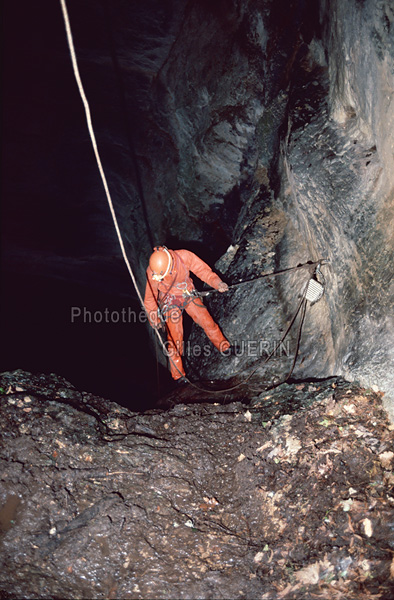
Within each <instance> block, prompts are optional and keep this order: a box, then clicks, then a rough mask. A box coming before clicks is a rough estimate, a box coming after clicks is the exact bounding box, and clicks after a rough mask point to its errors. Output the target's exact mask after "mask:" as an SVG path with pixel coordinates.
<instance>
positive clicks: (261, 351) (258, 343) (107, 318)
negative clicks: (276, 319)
mask: <svg viewBox="0 0 394 600" xmlns="http://www.w3.org/2000/svg"><path fill="white" fill-rule="evenodd" d="M177 313H178V314H177V315H172V318H182V313H181V312H180V311H177ZM147 321H148V314H147V312H146V311H144V310H139V311H136V310H133V309H132V308H131V307H130V306H129V307H127V308H122V309H120V310H110V309H109V308H104V309H103V310H94V311H92V310H89V309H88V308H87V307H86V306H84V307H82V308H81V307H79V306H72V307H71V323H79V324H87V325H89V324H96V325H100V324H110V325H116V324H130V323H137V322H138V323H147ZM272 352H273V353H274V354H275V355H277V356H278V355H279V356H290V342H289V341H287V342H286V343H283V342H281V341H280V342H278V341H277V340H274V339H271V340H268V339H259V340H245V341H242V342H239V343H238V351H237V355H238V356H242V355H244V354H247V355H248V356H254V357H260V356H263V355H267V356H268V355H269V354H271V353H272Z"/></svg>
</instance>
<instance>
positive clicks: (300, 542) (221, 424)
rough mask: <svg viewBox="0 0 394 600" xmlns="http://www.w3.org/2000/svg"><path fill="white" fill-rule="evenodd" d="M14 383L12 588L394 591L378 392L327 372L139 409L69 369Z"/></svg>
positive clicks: (28, 593) (139, 593) (391, 510)
mask: <svg viewBox="0 0 394 600" xmlns="http://www.w3.org/2000/svg"><path fill="white" fill-rule="evenodd" d="M0 386H1V389H0V392H1V419H0V433H1V448H0V461H1V475H0V481H1V485H0V592H1V597H3V598H22V597H23V598H75V597H78V598H135V599H138V598H191V599H192V598H262V599H276V598H284V599H288V600H290V599H291V600H293V599H296V600H298V599H299V600H301V599H302V600H304V599H305V598H322V599H323V598H324V599H326V598H333V599H334V598H335V599H336V598H346V600H350V599H357V600H360V599H363V598H368V599H370V598H379V599H385V598H386V599H387V600H388V599H389V598H391V597H393V596H392V594H394V587H393V584H394V559H393V552H394V536H393V526H394V525H393V524H394V491H393V486H394V473H393V464H394V432H393V429H394V427H393V426H392V425H391V424H390V422H389V420H388V419H387V416H386V413H385V412H384V410H383V408H382V399H381V394H380V393H379V392H374V391H372V390H366V389H363V388H361V387H359V386H358V385H356V384H354V383H353V384H351V383H348V382H346V381H344V380H342V379H336V378H331V379H329V380H325V381H319V382H317V381H314V382H304V383H292V384H284V385H282V386H280V387H279V388H277V389H275V390H272V391H271V392H264V391H262V392H261V393H258V392H257V391H255V392H254V397H253V399H252V400H250V399H249V403H248V404H247V405H246V404H245V403H242V402H233V401H231V402H229V403H219V402H216V403H207V402H205V403H204V402H201V403H199V404H196V403H193V404H180V405H176V406H173V407H172V408H171V409H168V410H166V411H164V410H158V409H156V410H151V411H149V412H146V413H144V414H137V413H132V412H130V411H129V410H127V409H126V408H123V407H121V406H119V405H117V404H115V403H112V402H109V401H107V400H104V399H102V398H98V397H96V396H93V395H91V394H87V393H85V392H79V391H78V390H76V389H75V388H74V387H73V386H72V385H71V384H69V383H68V382H67V381H65V380H64V379H62V378H60V377H57V376H55V375H49V376H45V375H40V376H38V375H30V374H29V373H26V372H23V371H15V372H13V373H3V374H2V375H1V381H0ZM254 386H255V384H254ZM255 387H256V386H255Z"/></svg>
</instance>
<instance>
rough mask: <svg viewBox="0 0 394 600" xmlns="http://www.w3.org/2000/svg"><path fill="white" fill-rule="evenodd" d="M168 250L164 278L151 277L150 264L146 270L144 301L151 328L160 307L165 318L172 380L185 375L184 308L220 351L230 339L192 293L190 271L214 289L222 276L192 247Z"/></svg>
mask: <svg viewBox="0 0 394 600" xmlns="http://www.w3.org/2000/svg"><path fill="white" fill-rule="evenodd" d="M169 252H170V254H171V257H172V267H171V270H170V272H169V273H168V275H166V277H165V278H164V279H163V280H162V281H154V280H153V279H152V269H151V268H150V267H148V268H147V270H146V277H147V283H146V288H145V299H144V304H145V308H146V310H147V312H148V316H149V321H150V324H151V325H152V327H155V326H157V325H158V324H159V323H160V317H159V316H158V313H157V309H158V308H159V309H160V311H161V314H162V315H163V317H164V318H165V319H166V328H167V338H168V342H167V345H168V355H169V357H170V359H171V360H170V370H171V375H172V377H173V379H180V377H183V376H184V375H185V371H184V368H183V364H182V358H181V357H182V354H183V319H182V310H183V309H184V310H185V311H186V312H187V314H188V315H190V316H191V318H192V319H193V321H195V323H197V325H200V326H201V327H202V328H203V329H204V331H205V333H206V334H207V336H208V338H209V339H210V340H211V342H212V343H213V345H214V346H215V347H216V348H217V349H218V350H220V351H221V352H223V351H225V350H227V349H228V348H229V346H230V342H229V341H228V340H227V339H226V338H225V337H224V335H223V333H222V332H221V330H220V328H219V326H218V325H217V324H216V323H215V321H214V320H213V318H212V317H211V315H210V314H209V312H208V309H207V308H206V307H205V305H204V303H203V301H202V300H201V298H199V297H198V296H194V295H191V294H192V292H193V290H194V289H195V288H194V285H193V281H192V280H191V278H190V271H191V272H192V273H194V274H195V275H197V277H199V279H201V280H202V281H204V282H205V283H207V284H208V285H210V286H211V287H213V288H215V289H217V288H218V285H219V284H220V283H221V282H222V280H221V279H220V277H219V276H218V275H216V273H214V272H213V271H212V269H211V268H210V267H209V266H208V265H207V264H206V263H205V262H204V261H202V260H201V259H200V258H199V257H198V256H196V254H194V253H193V252H189V250H169Z"/></svg>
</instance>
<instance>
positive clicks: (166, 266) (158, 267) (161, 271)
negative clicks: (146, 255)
mask: <svg viewBox="0 0 394 600" xmlns="http://www.w3.org/2000/svg"><path fill="white" fill-rule="evenodd" d="M171 263H172V258H171V254H170V253H169V251H168V250H167V248H166V247H165V246H160V247H158V248H155V251H154V252H153V254H151V257H150V259H149V266H150V268H151V269H152V272H153V275H152V279H154V280H155V281H162V280H163V279H164V277H165V276H166V275H168V273H169V271H170V268H171Z"/></svg>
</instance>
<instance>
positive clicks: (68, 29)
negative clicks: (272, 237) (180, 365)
mask: <svg viewBox="0 0 394 600" xmlns="http://www.w3.org/2000/svg"><path fill="white" fill-rule="evenodd" d="M60 4H61V8H62V13H63V19H64V26H65V29H66V35H67V42H68V47H69V51H70V56H71V62H72V67H73V71H74V76H75V80H76V82H77V85H78V90H79V93H80V96H81V98H82V102H83V105H84V108H85V115H86V122H87V125H88V130H89V135H90V139H91V142H92V146H93V150H94V155H95V157H96V162H97V166H98V169H99V172H100V175H101V180H102V182H103V186H104V190H105V194H106V196H107V200H108V205H109V209H110V211H111V215H112V219H113V222H114V225H115V230H116V234H117V236H118V240H119V244H120V248H121V250H122V256H123V259H124V261H125V263H126V267H127V270H128V272H129V274H130V277H131V280H132V282H133V285H134V288H135V291H136V293H137V296H138V299H139V301H140V304H141V308H142V310H143V311H144V312H145V313H146V309H145V306H144V301H143V299H142V296H141V293H140V291H139V289H138V285H137V280H136V278H135V275H134V273H133V269H132V268H131V265H130V261H129V259H128V257H127V254H126V250H125V247H124V243H123V239H122V235H121V233H120V229H119V224H118V220H117V218H116V213H115V209H114V206H113V202H112V198H111V194H110V191H109V187H108V183H107V179H106V177H105V173H104V169H103V165H102V163H101V159H100V154H99V151H98V147H97V141H96V136H95V134H94V130H93V124H92V116H91V112H90V107H89V102H88V100H87V98H86V94H85V90H84V88H83V85H82V80H81V76H80V74H79V69H78V62H77V57H76V54H75V48H74V41H73V36H72V32H71V25H70V19H69V16H68V11H67V5H66V1H65V0H60ZM155 332H156V335H157V337H158V339H159V342H160V344H161V345H162V348H163V350H164V352H166V348H165V345H164V342H163V340H162V339H161V336H160V333H159V332H158V331H157V329H155Z"/></svg>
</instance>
